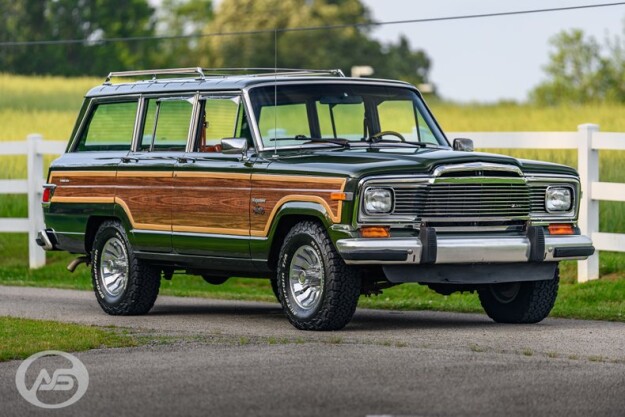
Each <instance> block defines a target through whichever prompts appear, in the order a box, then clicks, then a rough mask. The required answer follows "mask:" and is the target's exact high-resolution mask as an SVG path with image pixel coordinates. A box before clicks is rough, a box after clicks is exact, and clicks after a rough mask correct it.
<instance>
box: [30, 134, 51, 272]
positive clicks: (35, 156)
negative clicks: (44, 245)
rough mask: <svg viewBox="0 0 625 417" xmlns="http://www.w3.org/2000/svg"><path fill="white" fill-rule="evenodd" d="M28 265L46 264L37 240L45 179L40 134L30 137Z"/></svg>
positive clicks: (41, 218)
mask: <svg viewBox="0 0 625 417" xmlns="http://www.w3.org/2000/svg"><path fill="white" fill-rule="evenodd" d="M26 140H27V142H28V153H27V154H26V158H27V166H28V263H29V265H30V268H31V269H33V268H40V267H42V266H45V264H46V252H45V251H44V250H43V249H41V248H40V247H39V246H38V245H37V243H35V238H36V237H37V232H38V231H39V230H41V229H43V227H44V225H43V210H42V208H41V192H42V191H41V180H42V179H43V156H42V155H41V153H39V144H40V143H41V141H42V140H43V138H42V136H41V135H39V134H32V135H28V137H27V138H26Z"/></svg>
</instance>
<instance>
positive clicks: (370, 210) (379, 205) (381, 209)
mask: <svg viewBox="0 0 625 417" xmlns="http://www.w3.org/2000/svg"><path fill="white" fill-rule="evenodd" d="M364 206H365V212H366V213H367V214H384V213H390V212H391V210H392V209H393V192H392V191H391V190H390V189H388V188H367V189H366V190H365V205H364Z"/></svg>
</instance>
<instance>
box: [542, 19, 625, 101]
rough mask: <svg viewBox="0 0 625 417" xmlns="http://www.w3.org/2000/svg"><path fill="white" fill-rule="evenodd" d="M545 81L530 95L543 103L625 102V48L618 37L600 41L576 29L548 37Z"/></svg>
mask: <svg viewBox="0 0 625 417" xmlns="http://www.w3.org/2000/svg"><path fill="white" fill-rule="evenodd" d="M551 45H552V46H553V48H554V50H553V51H552V52H551V53H550V54H549V63H548V64H547V65H546V66H545V68H544V70H545V72H546V74H547V80H546V81H544V82H543V83H541V84H539V85H538V86H537V87H536V88H535V89H534V90H533V91H532V92H531V94H530V99H531V100H532V101H534V102H536V103H539V104H543V105H555V104H559V103H573V104H583V103H589V102H596V101H604V100H607V101H617V102H625V48H624V44H623V42H622V41H621V39H620V37H618V36H616V37H615V38H614V39H613V40H611V41H610V40H608V41H607V42H606V44H605V45H601V44H599V42H597V40H596V39H595V38H594V37H592V36H591V37H587V36H585V35H584V33H583V32H582V31H581V30H579V29H574V30H572V31H570V32H566V31H564V32H561V33H559V34H558V35H556V36H555V37H554V38H552V39H551Z"/></svg>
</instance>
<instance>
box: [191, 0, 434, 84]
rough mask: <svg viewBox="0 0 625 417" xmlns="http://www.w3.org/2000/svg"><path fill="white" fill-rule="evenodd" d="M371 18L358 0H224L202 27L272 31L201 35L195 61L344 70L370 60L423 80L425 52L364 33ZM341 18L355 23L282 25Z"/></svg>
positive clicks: (386, 72)
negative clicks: (203, 36)
mask: <svg viewBox="0 0 625 417" xmlns="http://www.w3.org/2000/svg"><path fill="white" fill-rule="evenodd" d="M371 23H372V19H371V15H370V12H369V10H368V9H367V8H366V7H365V6H364V5H363V4H362V2H361V1H360V0H224V1H223V2H222V3H221V4H220V6H219V8H218V9H217V11H216V12H215V17H214V19H213V21H212V22H211V23H210V24H209V25H207V27H206V28H205V33H227V32H245V31H260V30H267V29H277V32H275V33H274V32H270V33H252V34H247V35H236V36H235V35H232V36H228V35H222V36H209V37H206V38H203V40H202V42H201V43H200V51H201V55H202V57H203V59H202V61H201V63H202V65H204V66H211V67H267V68H273V67H274V65H275V64H277V66H278V67H289V68H312V69H320V68H341V69H342V70H343V71H344V72H345V73H347V74H349V72H350V69H351V67H352V66H354V65H371V66H373V67H374V70H375V76H378V77H393V78H402V79H406V80H408V81H411V82H416V83H418V82H424V81H426V80H427V75H428V71H429V67H430V61H429V59H428V57H427V56H426V55H425V53H424V52H423V51H413V50H412V49H411V48H410V45H409V43H408V41H407V40H406V39H405V38H402V39H401V40H400V42H399V43H398V44H397V45H395V44H390V45H382V44H380V43H379V42H378V41H375V40H373V39H371V38H370V36H369V33H370V30H371ZM344 24H359V25H360V26H357V27H354V26H348V27H340V28H327V29H320V30H297V31H284V29H289V28H301V27H310V26H334V25H344ZM276 41H277V56H275V55H274V54H275V52H276V51H275V50H274V45H275V44H276ZM276 58H277V59H276ZM276 61H277V62H276Z"/></svg>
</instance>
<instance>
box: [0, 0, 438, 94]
mask: <svg viewBox="0 0 625 417" xmlns="http://www.w3.org/2000/svg"><path fill="white" fill-rule="evenodd" d="M0 13H2V17H3V24H1V25H0V42H28V41H64V40H81V41H79V42H73V43H63V42H61V43H56V44H43V45H42V44H31V45H0V71H1V72H10V73H16V74H37V75H65V76H76V75H97V76H102V75H104V74H107V73H108V72H109V71H113V70H130V69H142V68H163V67H185V66H206V67H269V68H272V67H274V65H276V64H277V66H278V67H290V68H312V69H320V68H340V69H342V70H343V71H344V72H346V73H347V74H349V71H350V69H351V67H352V66H354V65H370V66H371V67H373V68H374V71H375V73H374V75H375V76H376V77H381V78H396V79H403V80H405V81H408V82H411V83H415V84H418V83H423V82H427V81H428V73H429V70H430V63H431V62H430V59H429V57H428V56H427V54H426V53H425V52H424V51H423V50H420V49H416V48H414V47H413V46H412V45H410V43H409V41H408V40H407V39H406V38H404V37H401V38H400V39H399V40H398V41H397V42H395V43H381V42H379V41H377V40H375V39H373V37H372V36H371V31H372V27H373V26H372V23H373V19H372V16H371V13H370V11H369V9H368V8H367V7H366V6H365V5H363V3H362V2H361V0H260V1H259V0H223V1H222V2H220V4H219V6H218V7H214V5H213V4H212V2H211V0H162V1H161V2H160V3H159V5H158V7H154V6H152V5H151V4H150V3H149V2H148V1H147V0H0ZM354 23H357V24H359V25H358V26H348V27H342V28H335V29H330V28H326V29H321V30H310V31H284V29H288V28H295V27H311V26H324V27H328V26H337V25H344V24H354ZM267 29H270V30H271V31H270V32H268V33H256V34H249V35H238V36H237V35H227V36H208V35H209V34H214V33H227V32H248V31H262V30H267ZM273 29H277V31H275V32H274V31H273ZM180 35H190V36H189V37H178V38H172V39H160V38H159V37H163V36H165V37H167V36H180ZM194 35H201V36H194ZM114 38H141V39H139V40H130V41H113V42H109V41H107V39H114ZM276 44H277V54H276V51H275V50H274V45H276Z"/></svg>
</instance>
